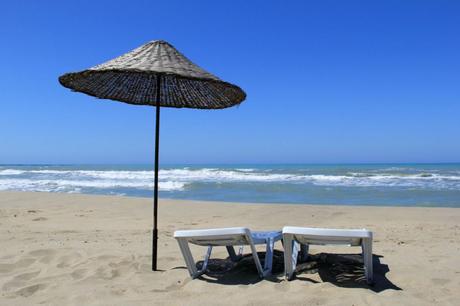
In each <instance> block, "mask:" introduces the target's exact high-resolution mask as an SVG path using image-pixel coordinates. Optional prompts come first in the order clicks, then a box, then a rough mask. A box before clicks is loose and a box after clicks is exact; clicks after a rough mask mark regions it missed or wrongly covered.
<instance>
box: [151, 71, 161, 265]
mask: <svg viewBox="0 0 460 306" xmlns="http://www.w3.org/2000/svg"><path fill="white" fill-rule="evenodd" d="M160 86H161V76H160V75H158V76H157V92H156V120H155V179H154V190H153V230H152V271H156V270H157V254H158V251H157V250H158V249H157V246H158V223H157V222H158V157H159V156H158V155H159V154H158V153H159V151H160Z"/></svg>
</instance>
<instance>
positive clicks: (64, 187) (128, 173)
mask: <svg viewBox="0 0 460 306" xmlns="http://www.w3.org/2000/svg"><path fill="white" fill-rule="evenodd" d="M4 190H11V191H38V192H58V193H82V194H99V195H118V196H127V197H152V195H153V167H152V166H151V165H0V191H4ZM159 192H160V197H161V198H170V199H191V200H202V201H227V202H249V203H290V204H327V205H331V204H332V205H377V206H431V207H460V163H451V164H267V165H262V164H241V165H236V164H234V165H211V164H209V165H162V166H161V169H160V172H159Z"/></svg>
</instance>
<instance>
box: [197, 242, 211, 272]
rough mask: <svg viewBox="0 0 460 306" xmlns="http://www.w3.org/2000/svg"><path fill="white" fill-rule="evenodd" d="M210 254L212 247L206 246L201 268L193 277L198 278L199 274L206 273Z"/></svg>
mask: <svg viewBox="0 0 460 306" xmlns="http://www.w3.org/2000/svg"><path fill="white" fill-rule="evenodd" d="M211 252H212V246H208V250H207V251H206V254H205V255H204V260H203V266H202V267H201V269H200V271H198V273H197V275H196V276H195V277H198V276H200V275H201V274H203V273H205V272H206V268H207V267H208V262H209V258H210V257H211Z"/></svg>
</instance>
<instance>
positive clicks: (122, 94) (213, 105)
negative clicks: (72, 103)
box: [59, 40, 246, 271]
mask: <svg viewBox="0 0 460 306" xmlns="http://www.w3.org/2000/svg"><path fill="white" fill-rule="evenodd" d="M59 82H60V83H61V85H63V86H64V87H67V88H70V89H71V90H72V91H78V92H83V93H85V94H88V95H91V96H94V97H96V98H100V99H111V100H116V101H121V102H125V103H129V104H135V105H151V106H155V108H156V122H155V176H154V196H153V199H154V200H153V230H152V270H154V271H155V270H157V241H158V225H157V223H158V221H157V220H158V163H159V161H158V155H159V154H158V153H159V136H160V107H161V106H163V107H175V108H182V107H186V108H198V109H221V108H227V107H231V106H234V105H237V104H240V103H241V102H243V101H244V99H245V98H246V94H245V92H244V91H243V90H242V89H241V88H239V87H238V86H236V85H233V84H230V83H227V82H224V81H222V80H220V79H219V78H218V77H216V76H215V75H212V74H211V73H209V72H207V71H206V70H204V69H202V68H200V67H199V66H197V65H195V64H194V63H193V62H192V61H190V60H189V59H188V58H186V57H185V56H184V55H183V54H182V53H180V52H179V51H177V50H176V49H175V48H174V47H173V46H172V45H171V44H169V43H167V42H166V41H163V40H156V41H151V42H148V43H146V44H144V45H142V46H140V47H138V48H136V49H134V50H132V51H130V52H128V53H126V54H124V55H121V56H119V57H117V58H114V59H112V60H110V61H108V62H105V63H103V64H100V65H97V66H94V67H92V68H89V69H86V70H83V71H80V72H72V73H66V74H64V75H62V76H60V77H59Z"/></svg>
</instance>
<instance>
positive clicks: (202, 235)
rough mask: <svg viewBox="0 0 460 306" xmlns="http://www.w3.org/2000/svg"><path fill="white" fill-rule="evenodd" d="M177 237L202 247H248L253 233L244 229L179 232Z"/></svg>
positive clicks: (176, 234)
mask: <svg viewBox="0 0 460 306" xmlns="http://www.w3.org/2000/svg"><path fill="white" fill-rule="evenodd" d="M175 237H176V238H183V239H186V240H187V241H188V242H190V243H193V244H197V245H202V246H231V245H248V244H250V243H251V232H250V230H249V229H248V228H243V227H238V228H222V229H212V230H191V231H177V232H176V233H175Z"/></svg>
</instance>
